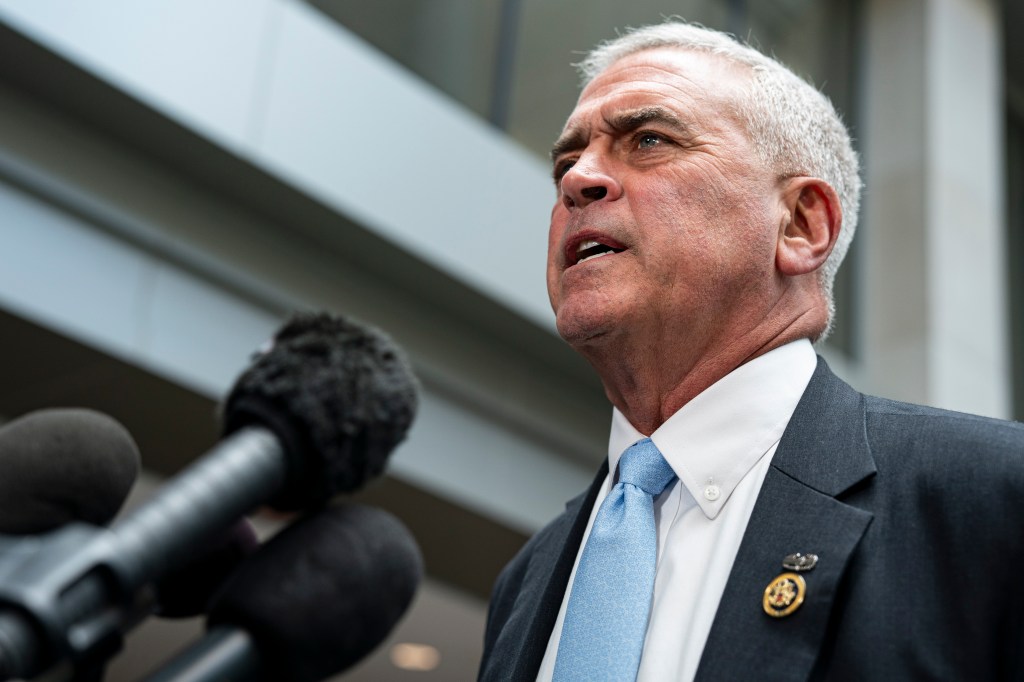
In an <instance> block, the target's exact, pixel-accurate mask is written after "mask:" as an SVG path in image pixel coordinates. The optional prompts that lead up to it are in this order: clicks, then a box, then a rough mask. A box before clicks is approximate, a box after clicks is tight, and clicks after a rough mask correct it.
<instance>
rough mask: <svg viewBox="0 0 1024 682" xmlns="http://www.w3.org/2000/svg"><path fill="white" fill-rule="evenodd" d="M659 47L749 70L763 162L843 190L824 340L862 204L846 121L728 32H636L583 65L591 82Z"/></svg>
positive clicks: (683, 26)
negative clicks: (616, 65)
mask: <svg viewBox="0 0 1024 682" xmlns="http://www.w3.org/2000/svg"><path fill="white" fill-rule="evenodd" d="M658 47H674V48H680V49H684V50H692V51H696V52H704V53H708V54H713V55H717V56H718V57H721V58H723V59H725V60H727V61H729V62H732V63H734V64H738V65H740V66H742V67H745V68H747V69H749V71H750V73H751V76H752V77H751V79H750V81H749V86H748V87H745V88H743V89H742V92H743V94H742V95H741V97H740V101H738V102H737V103H736V105H737V112H738V113H739V115H740V117H741V119H742V120H743V122H744V123H745V125H746V127H747V132H748V133H749V135H750V138H751V142H752V143H753V145H754V148H755V150H756V151H757V153H758V155H759V157H760V158H761V160H762V162H764V163H765V164H766V165H767V166H768V167H769V168H771V169H773V170H775V171H776V172H777V173H778V174H779V176H780V177H787V176H788V177H792V176H797V175H806V176H813V177H816V178H819V179H821V180H824V181H825V182H827V183H828V184H829V185H831V186H832V188H833V189H834V190H835V191H836V194H838V195H839V203H840V208H841V210H842V215H843V222H842V229H841V230H840V233H839V237H838V238H837V239H836V244H835V247H833V249H832V253H831V254H830V255H829V257H828V259H827V260H826V261H825V264H824V265H823V266H822V268H821V271H820V275H819V281H820V283H821V288H822V293H823V294H824V295H825V299H826V301H827V304H828V323H827V325H826V329H825V330H824V331H823V333H822V335H821V337H820V339H823V338H824V337H825V336H827V335H828V333H829V332H830V331H831V328H832V320H833V318H834V317H835V302H834V300H833V296H832V285H833V283H834V282H835V277H836V271H838V270H839V265H840V264H841V263H842V262H843V258H844V257H845V256H846V252H847V250H849V247H850V242H851V241H852V240H853V233H854V231H855V230H856V227H857V211H858V209H859V207H860V191H861V180H860V174H859V162H858V159H857V153H856V152H855V151H854V149H853V145H852V143H851V141H850V134H849V132H848V131H847V129H846V126H845V125H844V124H843V121H842V119H841V118H840V116H839V114H838V113H837V112H836V110H835V107H833V106H832V102H830V101H829V99H828V98H827V97H825V95H823V94H822V93H821V92H820V91H818V90H817V89H816V88H814V87H813V86H812V85H811V84H809V83H808V82H807V81H805V80H803V79H802V78H800V77H799V76H797V75H796V74H795V73H793V72H792V71H790V70H789V68H788V67H786V66H785V65H783V64H782V63H781V62H779V61H777V60H775V59H773V58H771V57H768V56H766V55H764V54H762V53H761V52H758V51H757V50H755V49H754V48H752V47H750V46H748V45H744V44H742V43H740V42H739V41H737V40H736V39H735V38H733V37H732V36H730V35H728V34H726V33H722V32H720V31H715V30H712V29H708V28H705V27H703V26H699V25H695V24H689V23H684V22H682V21H678V20H670V21H667V22H665V23H663V24H655V25H652V26H644V27H641V28H636V29H629V30H628V31H627V32H626V33H624V34H623V35H621V36H619V37H617V38H614V39H612V40H609V41H607V42H604V43H602V44H600V45H598V46H597V47H596V48H594V49H593V50H591V51H590V53H589V54H587V55H586V56H585V57H584V59H583V61H581V62H580V63H579V64H577V65H576V66H577V68H578V69H579V71H580V74H581V76H582V77H583V85H586V84H587V83H589V82H590V81H591V80H593V79H594V78H595V77H596V76H597V75H598V74H599V73H601V72H602V71H604V70H605V69H606V68H608V67H609V66H611V65H612V64H613V63H614V62H616V61H618V60H619V59H622V58H623V57H625V56H627V55H631V54H633V53H636V52H640V51H642V50H649V49H653V48H658Z"/></svg>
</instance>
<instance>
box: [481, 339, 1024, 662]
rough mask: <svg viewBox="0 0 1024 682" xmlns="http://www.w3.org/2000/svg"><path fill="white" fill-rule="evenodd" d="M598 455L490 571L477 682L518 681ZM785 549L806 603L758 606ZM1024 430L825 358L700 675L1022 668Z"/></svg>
mask: <svg viewBox="0 0 1024 682" xmlns="http://www.w3.org/2000/svg"><path fill="white" fill-rule="evenodd" d="M606 474H607V463H606V464H605V465H604V467H603V468H602V470H601V471H600V472H599V473H598V475H597V477H596V478H595V480H594V483H593V484H592V485H591V486H590V489H589V490H588V491H587V492H586V493H585V494H584V495H582V496H580V497H578V498H576V499H574V500H572V501H571V502H569V503H568V505H567V506H566V510H565V513H563V514H562V515H561V516H560V517H558V518H557V519H555V520H554V521H553V522H552V523H551V524H549V525H548V526H547V527H545V528H544V529H543V530H541V531H540V532H539V533H537V535H535V536H534V537H533V538H531V540H530V541H529V542H528V543H527V544H526V545H525V546H524V548H523V549H522V550H521V552H520V553H519V554H518V555H517V556H516V557H515V558H514V559H513V560H512V561H511V562H510V563H509V565H508V566H507V567H506V568H505V570H504V571H503V572H502V574H501V576H500V577H499V578H498V582H497V584H496V586H495V589H494V594H493V597H492V600H491V605H490V610H489V614H488V623H487V629H486V634H485V641H484V656H483V660H482V662H481V667H480V678H479V679H480V680H485V681H488V682H490V681H492V680H516V681H518V680H523V681H526V680H529V681H531V682H532V680H534V679H536V675H537V670H538V668H539V667H540V662H541V660H542V658H543V656H544V651H545V648H546V647H547V642H548V639H549V637H550V635H551V630H552V627H553V626H554V623H555V619H556V617H557V615H558V610H559V607H560V605H561V602H562V596H563V594H564V592H565V587H566V584H567V582H568V579H569V574H570V572H571V571H572V566H573V562H574V560H575V557H576V553H577V551H578V549H579V545H580V542H581V540H582V537H583V532H584V530H585V528H586V524H587V519H588V516H589V512H590V509H591V508H592V507H593V503H594V499H595V497H596V495H597V491H598V488H599V486H600V484H601V482H602V481H603V480H604V477H605V475H606ZM793 552H803V553H813V554H817V555H818V556H819V560H818V564H817V566H816V567H815V568H814V569H812V570H810V571H808V572H806V573H803V574H802V575H803V576H804V578H805V580H806V586H807V587H806V598H805V601H804V603H803V605H802V606H801V607H800V608H799V609H797V610H796V611H795V612H793V613H792V614H791V615H789V616H787V617H783V618H771V617H769V616H768V615H766V614H765V613H764V612H763V608H762V596H763V594H764V590H765V588H766V587H767V585H768V584H769V582H771V581H772V579H773V578H775V577H776V576H777V575H778V574H780V573H782V572H784V569H783V568H782V559H783V557H784V556H786V555H787V554H791V553H793ZM1022 567H1024V425H1022V424H1018V423H1011V422H1002V421H998V420H993V419H986V418H982V417H975V416H971V415H965V414H958V413H953V412H947V411H943V410H937V409H932V408H927V407H921V406H917V405H909V404H906V403H900V402H896V401H891V400H885V399H881V398H875V397H870V396H864V395H862V394H860V393H858V392H856V391H854V390H853V389H852V388H850V387H849V386H848V385H846V384H845V383H843V382H842V381H840V380H839V379H838V378H836V377H835V376H834V375H833V374H832V372H831V371H830V370H829V369H828V367H827V366H826V364H825V363H824V361H823V360H820V359H819V361H818V367H817V369H816V371H815V373H814V376H813V377H812V379H811V381H810V383H809V385H808V387H807V390H806V391H805V393H804V395H803V397H802V398H801V400H800V403H799V404H798V405H797V408H796V411H795V412H794V414H793V418H792V419H791V421H790V423H789V426H788V427H787V428H786V431H785V433H784V434H783V437H782V440H781V442H780V443H779V447H778V449H777V450H776V453H775V455H774V457H773V459H772V463H771V466H770V468H769V471H768V474H767V476H766V477H765V480H764V484H763V486H762V488H761V491H760V493H759V495H758V498H757V502H756V504H755V506H754V509H753V512H752V514H751V517H750V522H749V523H748V525H747V529H746V532H745V534H744V536H743V540H742V542H741V544H740V548H739V551H738V553H737V556H736V561H735V563H734V565H733V568H732V572H731V574H730V575H729V579H728V582H727V584H726V587H725V593H724V594H723V596H722V601H721V602H720V604H719V607H718V612H717V614H716V616H715V619H714V622H713V624H712V627H711V631H710V634H709V636H708V639H707V643H706V644H705V647H704V653H703V655H702V657H701V660H700V665H699V668H698V670H697V675H696V679H697V680H787V681H788V680H851V681H852V680H857V681H862V680H996V679H1013V680H1024V581H1022V580H1021V577H1022V576H1021V570H1022Z"/></svg>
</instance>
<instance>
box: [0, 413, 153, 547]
mask: <svg viewBox="0 0 1024 682" xmlns="http://www.w3.org/2000/svg"><path fill="white" fill-rule="evenodd" d="M138 473H139V450H138V448H137V447H136V445H135V441H134V440H133V439H132V437H131V435H130V434H129V433H128V430H127V429H125V427H124V426H122V425H121V424H120V423H119V422H117V421H116V420H115V419H113V418H112V417H109V416H107V415H105V414H102V413H100V412H96V411H94V410H88V409H81V408H53V409H45V410H37V411H35V412H30V413H28V414H26V415H24V416H22V417H20V418H18V419H15V420H13V421H10V422H8V423H7V424H5V425H4V426H3V427H2V428H0V533H5V534H12V535H17V534H30V533H43V532H45V531H48V530H52V529H54V528H57V527H59V526H62V525H64V524H66V523H70V522H72V521H84V522H86V523H91V524H94V525H103V524H105V523H107V522H108V521H110V519H112V518H113V517H114V515H115V514H117V512H118V510H119V509H120V508H121V505H122V504H123V503H124V500H125V498H126V497H127V496H128V492H129V491H130V490H131V487H132V485H133V484H134V482H135V479H136V477H137V476H138Z"/></svg>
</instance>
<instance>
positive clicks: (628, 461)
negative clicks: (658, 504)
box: [619, 438, 676, 497]
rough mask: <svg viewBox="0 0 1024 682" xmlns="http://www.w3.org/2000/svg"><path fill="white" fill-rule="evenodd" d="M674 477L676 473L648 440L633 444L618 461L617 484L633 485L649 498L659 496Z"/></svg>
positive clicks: (656, 447)
mask: <svg viewBox="0 0 1024 682" xmlns="http://www.w3.org/2000/svg"><path fill="white" fill-rule="evenodd" d="M675 477H676V472H674V471H673V470H672V467H671V466H669V464H668V462H666V461H665V457H664V456H663V455H662V454H661V451H660V450H658V446H656V445H655V444H654V442H653V441H652V440H651V439H650V438H644V439H643V440H638V441H637V442H635V443H633V444H632V445H631V446H629V447H628V448H626V451H625V452H624V453H622V459H620V460H619V482H620V483H629V484H631V485H635V486H636V487H637V488H640V489H641V490H643V491H644V492H645V493H647V494H648V495H650V496H651V497H657V496H658V495H660V494H661V493H662V491H663V490H665V488H666V487H667V486H668V484H669V483H671V482H672V481H673V480H675Z"/></svg>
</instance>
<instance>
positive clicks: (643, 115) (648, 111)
mask: <svg viewBox="0 0 1024 682" xmlns="http://www.w3.org/2000/svg"><path fill="white" fill-rule="evenodd" d="M606 122H607V123H608V125H609V126H610V127H611V128H612V130H614V131H615V132H617V133H628V132H632V131H634V130H636V129H638V128H642V127H643V126H645V125H649V124H651V123H660V124H662V125H665V126H668V127H670V128H674V129H675V130H677V131H679V132H681V133H682V132H686V131H687V129H688V126H687V125H686V124H685V123H684V122H683V121H682V119H680V118H679V117H678V116H676V115H675V114H674V113H673V112H672V111H670V110H669V109H666V108H665V107H660V106H650V107H641V108H640V109H631V110H628V111H622V112H619V113H617V114H615V115H614V116H612V117H611V118H610V119H607V121H606ZM589 138H590V128H589V126H587V127H577V128H571V129H569V130H567V131H565V133H563V134H562V136H561V137H559V138H558V140H557V141H555V144H554V145H552V147H551V161H552V163H553V162H555V161H557V160H558V157H560V156H561V155H562V154H567V153H569V152H574V151H577V150H579V149H583V148H585V147H586V146H587V142H588V140H589Z"/></svg>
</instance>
